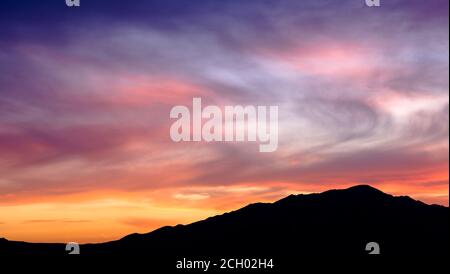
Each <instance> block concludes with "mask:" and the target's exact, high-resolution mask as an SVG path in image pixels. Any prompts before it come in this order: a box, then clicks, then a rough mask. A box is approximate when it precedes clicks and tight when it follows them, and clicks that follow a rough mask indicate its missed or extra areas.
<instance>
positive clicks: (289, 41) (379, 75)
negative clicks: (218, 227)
mask: <svg viewBox="0 0 450 274" xmlns="http://www.w3.org/2000/svg"><path fill="white" fill-rule="evenodd" d="M381 2H382V5H381V7H375V8H369V7H367V6H366V5H365V1H364V0H342V1H334V0H329V1H327V0H323V1H319V0H302V1H300V0H291V1H284V0H277V1H275V0H274V1H259V0H255V1H237V0H229V1H204V0H198V1H182V0H180V1H174V0H169V1H162V0H161V1H139V0H136V1H118V0H112V1H100V0H84V1H83V0H81V6H80V7H72V8H69V7H67V6H66V5H65V1H64V0H50V1H31V0H2V1H1V2H0V238H1V237H5V238H7V239H10V240H24V241H31V242H68V241H76V242H80V243H85V242H103V241H108V240H113V239H118V238H120V237H123V236H125V235H127V234H129V233H133V232H149V231H151V230H154V229H156V228H158V227H161V226H164V225H175V224H178V223H182V224H186V223H190V222H192V221H196V220H201V219H203V218H206V217H209V216H212V215H216V214H220V213H223V212H226V211H230V210H233V209H237V208H240V207H242V206H244V205H246V204H248V203H251V202H265V201H267V202H269V201H275V200H277V199H280V198H282V197H284V196H287V195H289V194H297V193H311V192H318V191H324V190H327V189H331V188H345V187H348V186H351V185H356V184H370V185H372V186H374V187H377V188H379V189H381V190H383V191H385V192H389V193H391V194H395V195H409V196H412V197H413V198H415V199H419V200H422V201H424V202H427V203H437V204H443V205H448V191H449V186H448V183H449V182H448V178H449V159H448V156H449V143H448V142H449V78H448V75H449V37H448V31H449V22H448V16H449V15H448V4H449V1H448V0H427V1H424V0H405V1H400V0H389V1H383V0H382V1H381ZM193 97H201V98H202V101H203V102H205V105H206V104H213V105H218V106H225V105H236V104H239V105H277V106H279V145H278V150H277V151H276V152H272V153H260V152H259V151H258V144H257V143H249V142H243V143H237V142H229V143H224V142H212V143H206V142H180V143H175V142H173V141H172V140H171V138H170V135H169V129H170V126H171V124H172V123H173V119H170V117H169V112H170V109H171V108H172V107H173V106H175V105H187V106H191V105H192V98H193Z"/></svg>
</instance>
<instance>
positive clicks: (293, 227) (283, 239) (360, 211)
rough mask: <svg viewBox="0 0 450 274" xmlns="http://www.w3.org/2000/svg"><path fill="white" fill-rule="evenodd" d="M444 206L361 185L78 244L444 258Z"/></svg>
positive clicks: (123, 251) (189, 251) (162, 250)
mask: <svg viewBox="0 0 450 274" xmlns="http://www.w3.org/2000/svg"><path fill="white" fill-rule="evenodd" d="M448 231H449V208H448V207H444V206H440V205H427V204H425V203H422V202H420V201H416V200H413V199H411V198H409V197H407V196H398V197H394V196H392V195H389V194H386V193H383V192H381V191H379V190H377V189H375V188H373V187H370V186H367V185H359V186H354V187H350V188H348V189H343V190H329V191H326V192H323V193H317V194H308V195H303V194H300V195H290V196H288V197H286V198H284V199H281V200H279V201H277V202H274V203H255V204H250V205H248V206H246V207H243V208H241V209H239V210H236V211H233V212H229V213H225V214H222V215H218V216H214V217H210V218H208V219H205V220H202V221H199V222H195V223H192V224H189V225H177V226H174V227H162V228H160V229H157V230H155V231H153V232H150V233H146V234H131V235H128V236H126V237H124V238H122V239H120V240H117V241H112V242H107V243H100V244H85V245H81V246H80V249H81V255H82V256H83V255H85V256H90V255H93V256H97V255H102V256H108V255H117V256H125V255H132V256H133V255H136V256H142V255H144V256H153V258H159V257H161V258H163V257H171V256H172V257H173V256H194V257H195V256H227V255H228V256H233V257H238V256H242V257H245V256H251V257H271V256H272V257H283V256H292V255H293V254H295V255H296V256H366V255H367V254H368V251H366V245H367V244H368V243H369V242H376V243H377V244H378V245H379V248H380V254H381V255H382V256H383V255H385V256H386V255H388V256H389V255H392V256H435V255H441V256H443V255H448V253H449V249H448V248H449V233H448ZM64 248H65V244H33V243H24V242H15V241H8V240H6V239H0V254H3V255H4V254H10V255H16V254H34V255H35V254H39V255H49V254H51V255H58V254H59V255H61V254H66V251H65V250H64Z"/></svg>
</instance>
